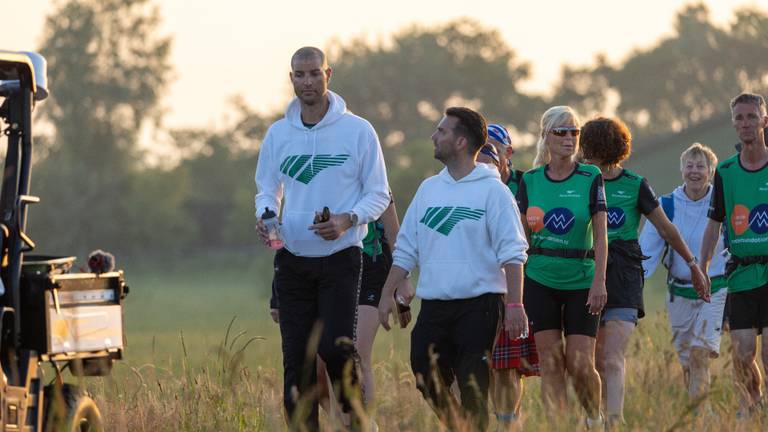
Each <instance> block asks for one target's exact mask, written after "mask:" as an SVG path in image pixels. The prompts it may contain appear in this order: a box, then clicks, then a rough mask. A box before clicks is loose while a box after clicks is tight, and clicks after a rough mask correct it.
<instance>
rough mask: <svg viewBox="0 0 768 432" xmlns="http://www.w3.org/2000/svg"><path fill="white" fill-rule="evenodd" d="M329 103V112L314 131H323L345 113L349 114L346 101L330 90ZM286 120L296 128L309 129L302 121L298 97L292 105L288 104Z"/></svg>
mask: <svg viewBox="0 0 768 432" xmlns="http://www.w3.org/2000/svg"><path fill="white" fill-rule="evenodd" d="M328 102H329V106H328V112H327V113H325V115H324V116H323V119H322V120H320V123H318V124H316V125H315V126H314V127H313V128H312V129H322V128H324V127H326V126H328V125H331V124H333V123H335V122H336V121H338V120H339V119H340V118H342V116H343V115H344V113H346V112H347V103H346V102H344V99H342V98H341V96H339V95H337V94H336V93H334V92H332V91H330V90H328ZM285 119H286V120H288V123H290V124H291V126H293V127H295V128H298V129H302V130H306V129H307V127H306V126H304V123H303V122H302V121H301V101H299V98H298V97H294V98H293V100H291V103H289V104H288V108H287V109H286V110H285Z"/></svg>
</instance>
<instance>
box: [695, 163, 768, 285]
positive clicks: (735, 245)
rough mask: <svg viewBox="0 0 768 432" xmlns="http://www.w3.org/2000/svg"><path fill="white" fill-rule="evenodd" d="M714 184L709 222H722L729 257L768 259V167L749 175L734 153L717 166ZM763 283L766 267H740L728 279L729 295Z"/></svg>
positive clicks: (750, 172) (766, 275)
mask: <svg viewBox="0 0 768 432" xmlns="http://www.w3.org/2000/svg"><path fill="white" fill-rule="evenodd" d="M714 184H715V186H714V190H713V191H712V200H711V202H710V206H709V218H710V219H712V220H715V221H717V222H725V226H726V230H727V233H728V249H729V250H730V252H731V254H732V255H735V256H738V257H748V256H758V255H768V163H767V164H766V165H764V166H763V167H762V168H760V169H757V170H755V171H749V170H747V169H746V168H744V167H743V166H742V165H741V160H740V159H739V154H738V153H737V154H736V155H734V156H731V157H730V158H728V159H726V160H724V161H722V162H720V164H719V165H718V166H717V170H715V181H714ZM766 283H768V264H750V265H746V266H743V265H742V266H739V267H737V268H736V269H735V270H734V271H733V272H732V273H731V274H730V275H728V290H729V292H741V291H749V290H751V289H755V288H758V287H761V286H763V285H765V284H766Z"/></svg>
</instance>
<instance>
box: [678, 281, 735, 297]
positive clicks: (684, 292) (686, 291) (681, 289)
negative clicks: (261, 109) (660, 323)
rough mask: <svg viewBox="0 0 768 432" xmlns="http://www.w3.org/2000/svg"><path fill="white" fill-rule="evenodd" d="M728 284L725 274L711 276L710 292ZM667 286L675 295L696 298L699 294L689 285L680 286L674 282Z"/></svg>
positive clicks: (714, 291)
mask: <svg viewBox="0 0 768 432" xmlns="http://www.w3.org/2000/svg"><path fill="white" fill-rule="evenodd" d="M727 286H728V279H726V277H725V276H718V277H715V278H712V288H711V290H712V294H714V293H716V292H718V291H720V290H721V289H723V288H725V287H727ZM669 287H670V288H671V289H672V292H673V293H674V294H675V295H676V296H680V297H685V298H688V299H697V298H699V295H698V294H696V290H695V289H693V287H689V286H680V285H676V284H674V283H670V284H669Z"/></svg>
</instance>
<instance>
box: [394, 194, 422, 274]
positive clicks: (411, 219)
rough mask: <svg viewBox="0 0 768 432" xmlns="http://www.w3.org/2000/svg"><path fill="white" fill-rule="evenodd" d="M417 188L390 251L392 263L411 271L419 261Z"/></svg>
mask: <svg viewBox="0 0 768 432" xmlns="http://www.w3.org/2000/svg"><path fill="white" fill-rule="evenodd" d="M420 190H421V188H419V190H417V191H416V195H414V197H413V200H411V204H410V205H409V206H408V209H407V210H406V211H405V216H404V217H403V223H402V225H400V231H399V232H398V233H397V241H396V242H395V250H394V252H393V253H392V265H396V266H398V267H400V268H402V269H405V270H406V271H408V272H411V271H413V269H414V268H415V267H416V265H417V264H418V262H419V246H418V244H419V242H418V240H419V239H418V229H419V205H418V202H419V191H420Z"/></svg>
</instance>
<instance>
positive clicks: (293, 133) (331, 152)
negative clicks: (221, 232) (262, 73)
mask: <svg viewBox="0 0 768 432" xmlns="http://www.w3.org/2000/svg"><path fill="white" fill-rule="evenodd" d="M331 73H332V71H331V68H330V67H329V66H328V63H327V61H326V58H325V54H324V53H323V52H322V51H321V50H319V49H317V48H314V47H304V48H301V49H299V50H298V51H296V53H295V54H294V55H293V57H292V58H291V73H290V78H291V82H292V84H293V88H294V91H295V93H296V97H295V98H294V99H293V100H292V101H291V103H290V104H289V105H288V109H287V110H286V114H285V117H284V118H283V119H281V120H278V121H277V122H275V123H274V124H272V126H270V128H269V130H268V131H267V135H266V137H265V138H264V142H263V144H262V146H261V151H260V152H259V161H258V165H257V167H256V186H257V188H258V193H257V195H256V217H257V229H258V232H259V234H260V235H261V237H262V240H264V241H265V242H266V240H267V231H266V228H265V226H264V223H263V221H262V220H261V217H262V215H263V214H264V212H265V211H266V209H270V210H271V211H274V212H276V211H277V210H278V209H280V206H281V203H282V201H283V198H284V197H285V199H286V200H285V206H284V207H283V210H282V215H281V222H282V236H283V240H284V243H285V247H284V248H282V249H280V250H279V251H278V252H277V254H276V256H275V276H274V283H275V291H276V292H277V295H278V298H279V305H280V306H279V314H280V335H281V337H282V347H283V367H284V375H283V378H284V405H285V408H286V411H287V414H288V417H289V421H290V422H291V428H292V429H301V430H305V429H309V430H318V429H319V425H318V410H317V395H316V394H315V392H314V388H315V385H316V382H317V376H316V375H317V374H316V367H315V356H314V355H308V352H310V351H311V350H313V349H315V347H313V346H309V343H310V341H311V335H312V334H313V332H314V331H317V330H319V336H320V338H319V341H315V342H316V343H317V344H318V345H317V346H316V349H317V354H318V355H319V356H320V357H321V358H322V359H323V360H324V361H325V363H326V367H327V370H328V375H329V376H330V378H331V381H332V382H333V384H334V386H335V387H337V388H339V389H341V391H339V392H337V394H338V395H339V397H340V403H341V406H342V410H343V411H344V412H345V413H350V412H352V407H351V404H350V403H349V399H350V397H359V384H358V382H357V374H356V368H355V367H350V365H352V363H353V359H354V357H355V346H354V344H353V341H354V339H355V320H356V310H357V304H358V296H359V291H360V280H361V270H362V249H361V248H362V245H363V243H362V240H363V238H364V237H365V235H366V233H367V228H366V224H367V223H368V222H372V221H374V220H376V219H378V218H379V216H381V214H382V213H383V212H384V210H385V209H386V207H387V206H388V205H389V200H390V198H389V187H388V184H387V175H386V170H385V167H384V157H383V155H382V152H381V146H380V144H379V139H378V137H377V135H376V131H374V129H373V127H372V126H371V124H370V123H368V121H366V120H365V119H363V118H361V117H358V116H356V115H354V114H352V113H351V112H349V111H347V107H346V104H345V102H344V100H343V99H342V98H341V96H339V95H337V94H336V93H333V92H331V91H329V90H328V83H329V81H330V78H331ZM324 207H328V209H329V210H330V219H329V220H328V221H325V222H319V223H314V222H313V220H314V216H315V213H316V212H319V211H321V210H322V209H323V208H324ZM345 373H351V375H352V376H351V382H352V384H353V385H352V388H351V389H350V388H349V386H347V387H344V386H342V378H343V376H344V374H345ZM300 399H305V400H307V401H308V402H309V403H310V406H309V409H306V407H304V408H303V409H297V402H299V400H300Z"/></svg>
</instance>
